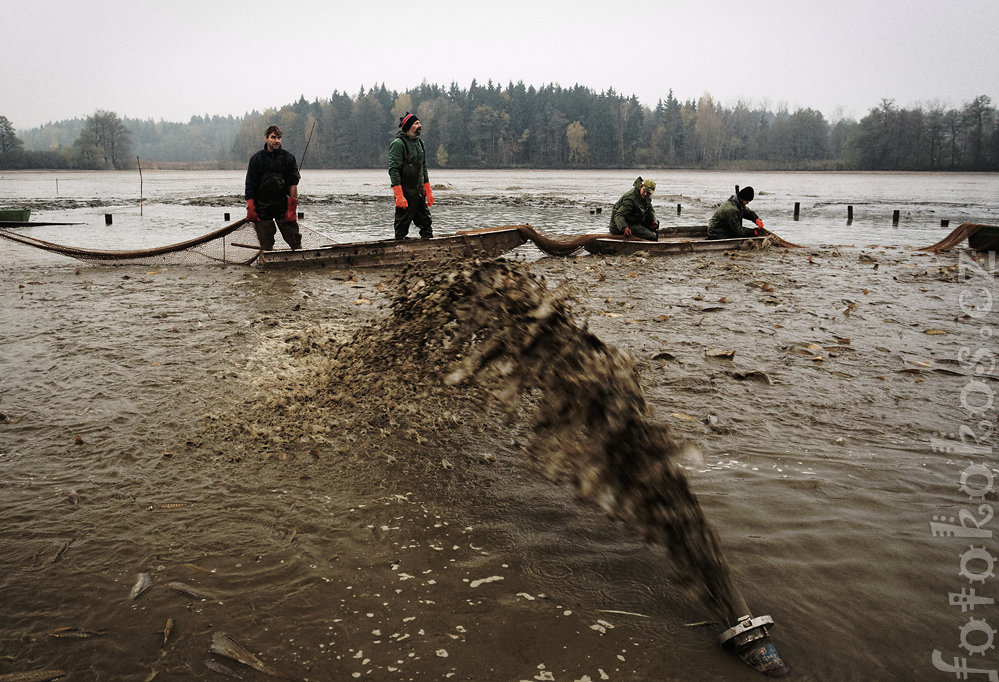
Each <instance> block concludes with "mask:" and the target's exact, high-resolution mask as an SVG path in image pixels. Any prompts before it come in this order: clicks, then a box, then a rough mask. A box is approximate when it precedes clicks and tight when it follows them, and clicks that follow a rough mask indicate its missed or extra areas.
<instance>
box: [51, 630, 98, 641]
mask: <svg viewBox="0 0 999 682" xmlns="http://www.w3.org/2000/svg"><path fill="white" fill-rule="evenodd" d="M106 634H107V631H106V630H83V629H81V628H74V627H65V628H56V629H55V630H52V631H50V632H49V637H61V638H66V637H68V638H72V639H88V638H90V637H101V636H103V635H106Z"/></svg>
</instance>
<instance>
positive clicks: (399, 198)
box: [392, 185, 409, 209]
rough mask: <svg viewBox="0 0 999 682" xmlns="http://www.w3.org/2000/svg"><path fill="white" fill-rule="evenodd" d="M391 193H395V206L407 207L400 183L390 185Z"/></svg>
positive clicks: (407, 203)
mask: <svg viewBox="0 0 999 682" xmlns="http://www.w3.org/2000/svg"><path fill="white" fill-rule="evenodd" d="M392 194H394V195H395V207H396V208H402V209H406V208H409V202H408V201H406V197H405V195H403V193H402V185H392Z"/></svg>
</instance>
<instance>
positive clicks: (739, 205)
mask: <svg viewBox="0 0 999 682" xmlns="http://www.w3.org/2000/svg"><path fill="white" fill-rule="evenodd" d="M755 196H756V192H755V191H754V190H753V188H752V187H743V188H742V189H740V190H739V193H738V194H733V195H732V196H730V197H729V198H728V201H724V202H722V205H721V206H719V207H718V209H717V210H716V211H715V214H714V215H713V216H711V220H709V221H708V239H735V238H738V237H754V236H756V235H758V234H761V230H763V221H762V220H760V216H758V215H756V213H754V212H753V210H752V209H751V208H749V206H748V204H749V202H750V201H752V200H753V197H755ZM743 220H750V221H752V222H754V223H756V227H755V228H753V227H743V225H742V221H743Z"/></svg>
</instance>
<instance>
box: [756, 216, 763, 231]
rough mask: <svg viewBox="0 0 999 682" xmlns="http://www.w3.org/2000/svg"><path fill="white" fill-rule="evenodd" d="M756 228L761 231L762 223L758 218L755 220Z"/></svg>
mask: <svg viewBox="0 0 999 682" xmlns="http://www.w3.org/2000/svg"><path fill="white" fill-rule="evenodd" d="M756 227H758V228H760V229H761V230H762V229H763V221H762V220H760V219H759V218H757V219H756Z"/></svg>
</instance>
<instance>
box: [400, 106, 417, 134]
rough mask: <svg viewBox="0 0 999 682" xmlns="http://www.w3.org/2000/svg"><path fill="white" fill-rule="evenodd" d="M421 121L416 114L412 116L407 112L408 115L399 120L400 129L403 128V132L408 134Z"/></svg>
mask: <svg viewBox="0 0 999 682" xmlns="http://www.w3.org/2000/svg"><path fill="white" fill-rule="evenodd" d="M419 120H420V119H418V118H416V114H411V113H409V112H408V111H407V112H406V115H405V116H403V117H401V118H400V119H399V127H400V128H402V132H406V131H407V130H409V129H410V128H412V127H413V124H414V123H416V122H417V121H419Z"/></svg>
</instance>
